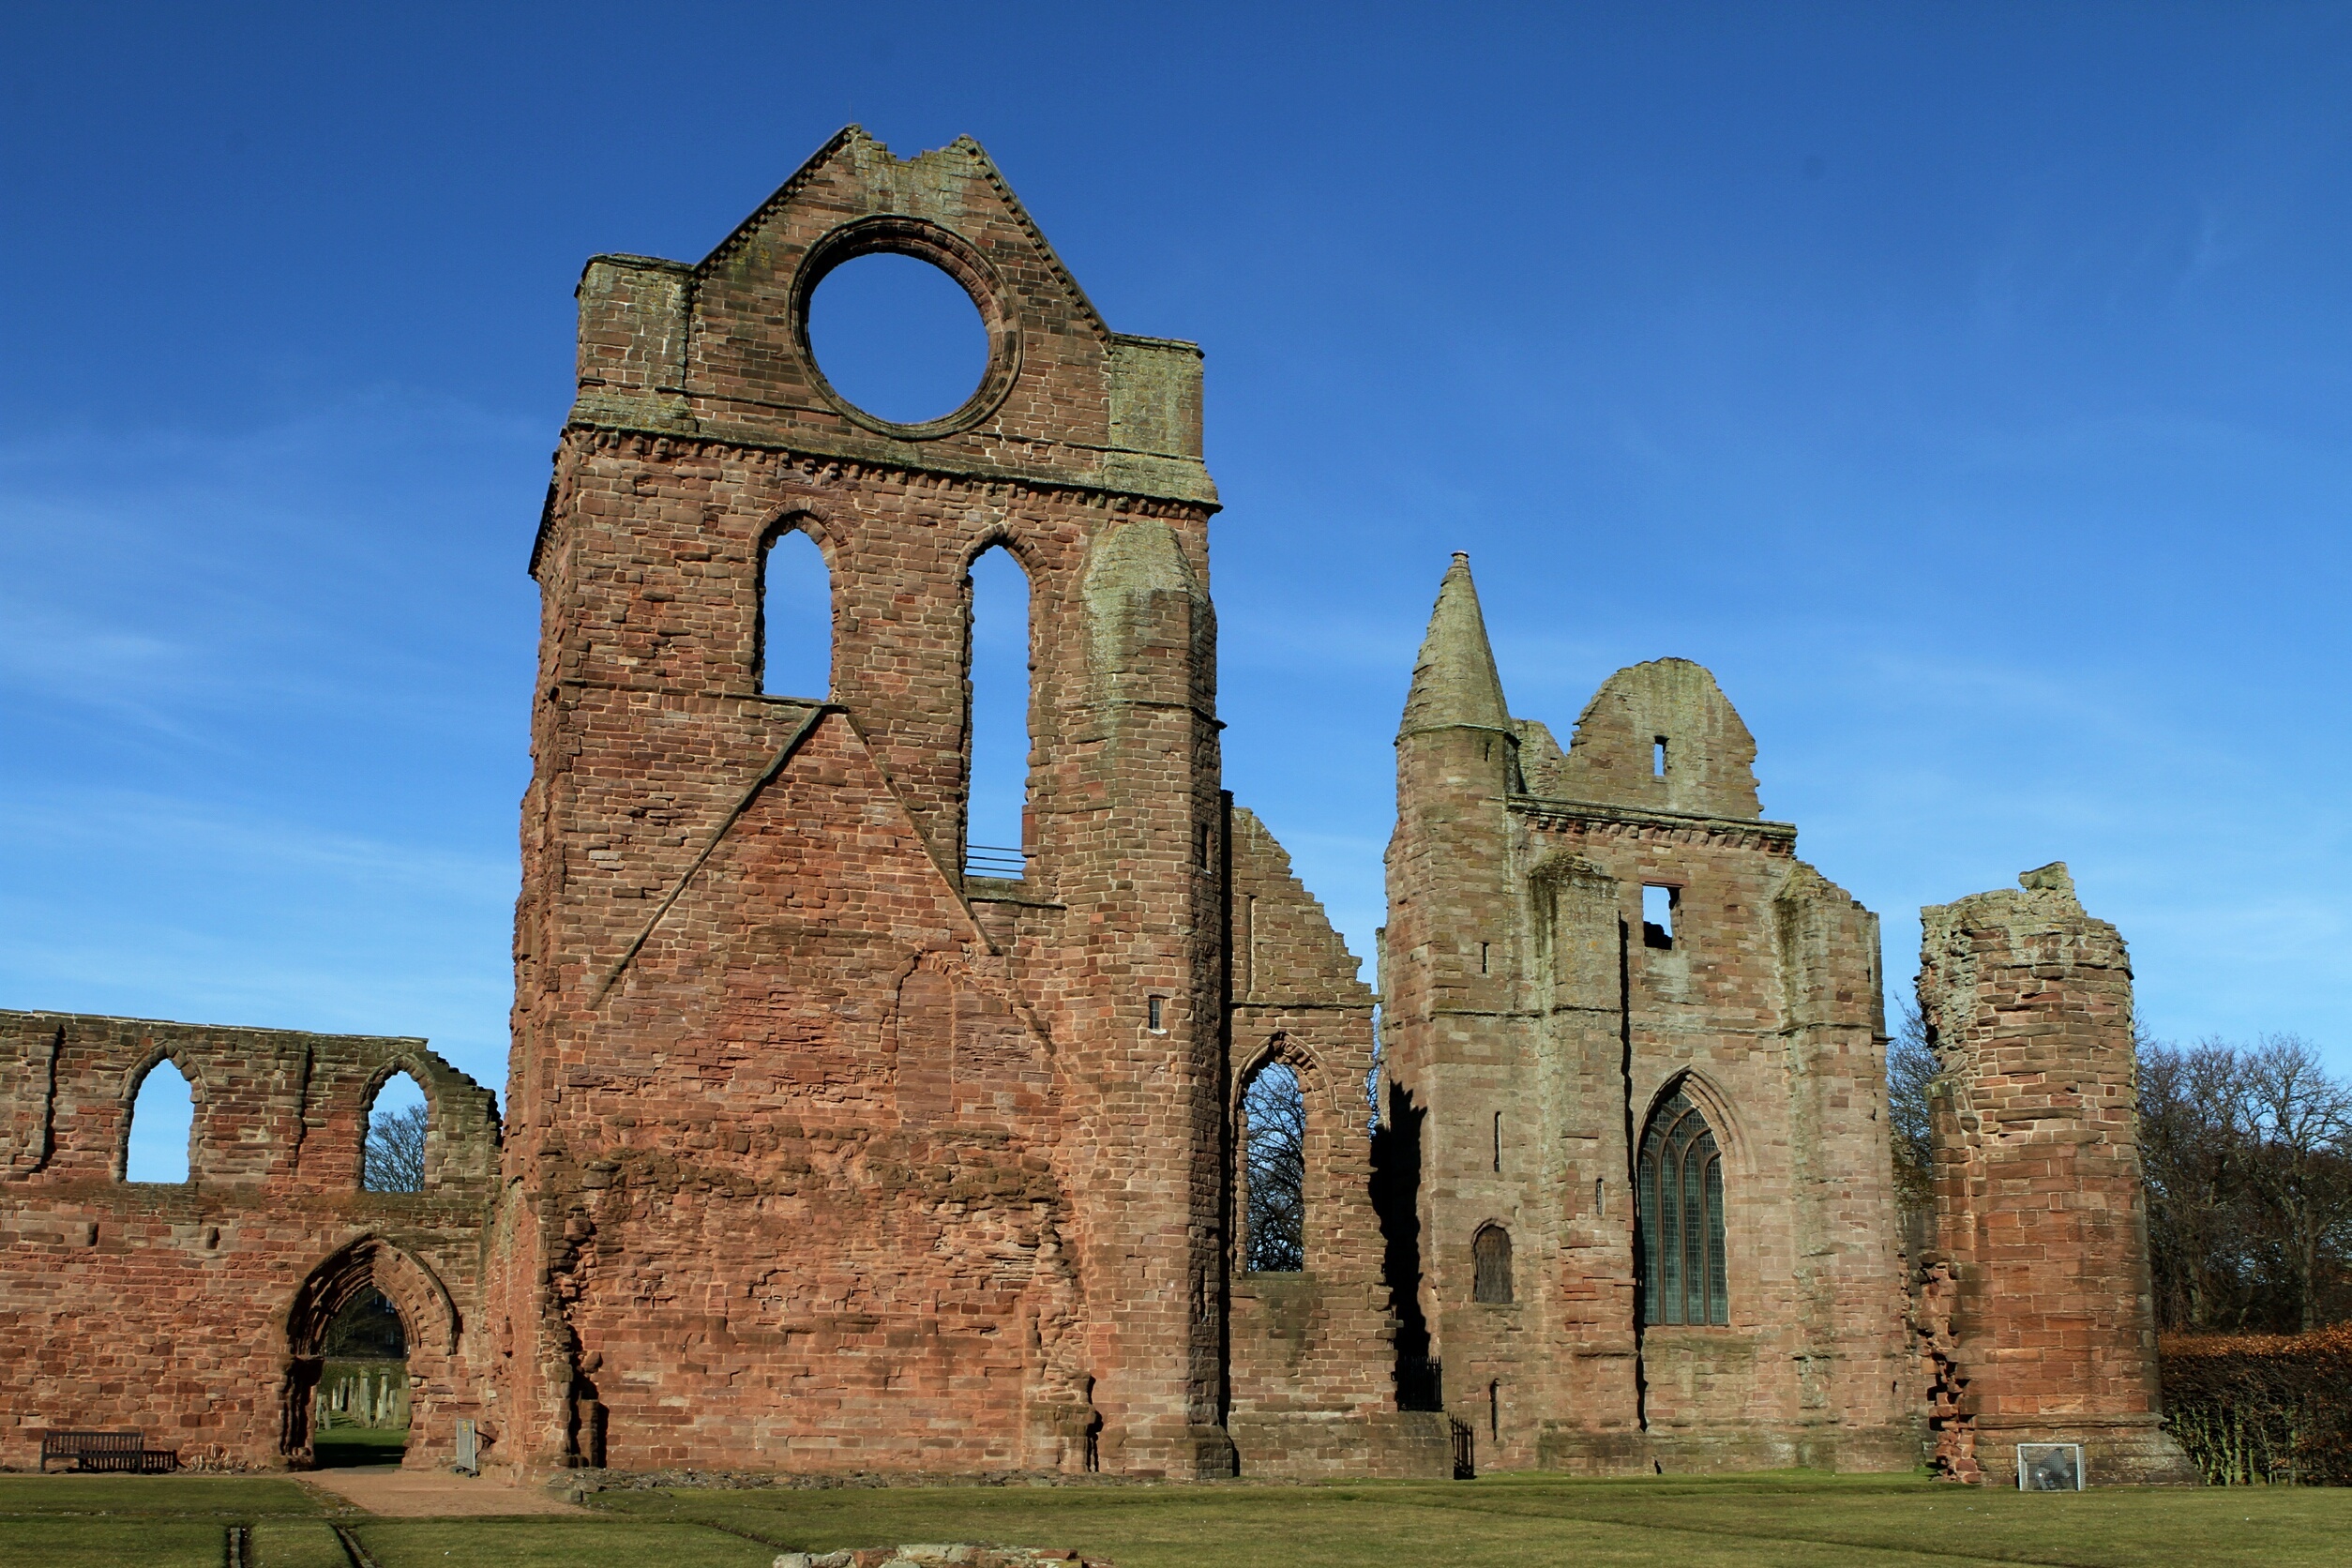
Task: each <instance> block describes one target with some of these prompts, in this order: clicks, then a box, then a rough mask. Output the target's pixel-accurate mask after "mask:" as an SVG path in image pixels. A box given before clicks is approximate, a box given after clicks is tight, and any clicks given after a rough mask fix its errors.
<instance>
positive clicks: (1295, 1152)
mask: <svg viewBox="0 0 2352 1568" xmlns="http://www.w3.org/2000/svg"><path fill="white" fill-rule="evenodd" d="M1241 1133H1242V1137H1241V1145H1242V1195H1243V1200H1244V1201H1243V1213H1244V1237H1243V1249H1242V1259H1243V1268H1244V1271H1245V1272H1247V1273H1249V1274H1297V1273H1299V1272H1301V1271H1302V1270H1304V1268H1305V1267H1306V1094H1305V1092H1304V1090H1303V1089H1302V1088H1301V1086H1300V1083H1299V1074H1298V1069H1297V1068H1295V1067H1293V1066H1292V1065H1291V1064H1290V1063H1288V1062H1282V1061H1269V1062H1267V1063H1265V1065H1263V1066H1261V1067H1259V1069H1258V1071H1257V1072H1256V1073H1254V1074H1252V1075H1251V1076H1250V1078H1249V1081H1248V1083H1247V1084H1246V1085H1245V1086H1244V1088H1243V1090H1242V1127H1241Z"/></svg>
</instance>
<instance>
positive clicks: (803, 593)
mask: <svg viewBox="0 0 2352 1568" xmlns="http://www.w3.org/2000/svg"><path fill="white" fill-rule="evenodd" d="M760 689H761V691H762V692H764V693H766V694H767V695H768V696H771V697H805V698H807V699H808V700H809V701H813V702H822V701H825V700H826V699H827V698H829V697H831V696H832V695H833V572H832V569H831V568H829V567H828V566H826V565H825V558H824V552H823V551H822V550H819V549H818V548H817V541H816V540H814V539H812V538H810V537H809V536H808V535H807V533H805V532H803V531H802V530H801V529H799V528H797V527H791V526H788V527H785V528H783V529H781V530H780V531H778V532H777V534H776V536H775V537H774V538H772V539H770V540H769V541H768V545H767V549H766V550H764V551H763V552H762V553H761V557H760Z"/></svg>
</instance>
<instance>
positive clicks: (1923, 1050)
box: [1887, 1002, 1936, 1229]
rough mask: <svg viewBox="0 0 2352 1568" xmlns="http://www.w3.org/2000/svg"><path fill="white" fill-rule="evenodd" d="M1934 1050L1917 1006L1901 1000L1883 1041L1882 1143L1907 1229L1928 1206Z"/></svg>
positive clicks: (1931, 1177)
mask: <svg viewBox="0 0 2352 1568" xmlns="http://www.w3.org/2000/svg"><path fill="white" fill-rule="evenodd" d="M1935 1081H1936V1053H1935V1051H1934V1050H1933V1049H1931V1048H1929V1047H1928V1044H1927V1025H1926V1023H1925V1022H1924V1021H1923V1020H1922V1018H1920V1013H1919V1008H1918V1007H1917V1006H1916V1005H1914V1004H1913V1003H1909V1002H1906V1003H1904V1004H1903V1021H1902V1022H1901V1023H1900V1024H1898V1025H1896V1026H1895V1033H1894V1037H1893V1038H1892V1039H1891V1040H1889V1041H1888V1042H1887V1141H1888V1142H1889V1144H1891V1145H1892V1150H1893V1154H1894V1201H1895V1205H1896V1207H1897V1208H1898V1209H1900V1210H1901V1212H1902V1214H1903V1217H1904V1220H1905V1226H1906V1229H1913V1228H1915V1227H1917V1226H1918V1225H1919V1224H1920V1223H1921V1222H1922V1220H1923V1219H1924V1216H1925V1215H1926V1214H1927V1213H1928V1211H1929V1210H1931V1209H1932V1208H1934V1206H1935V1201H1936V1189H1935V1176H1936V1168H1935V1153H1934V1137H1933V1123H1932V1119H1931V1114H1930V1098H1931V1095H1932V1092H1933V1087H1934V1084H1935Z"/></svg>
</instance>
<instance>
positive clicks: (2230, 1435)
mask: <svg viewBox="0 0 2352 1568" xmlns="http://www.w3.org/2000/svg"><path fill="white" fill-rule="evenodd" d="M2159 1350H2160V1353H2161V1356H2162V1364H2163V1367H2164V1426H2165V1429H2166V1430H2168V1431H2169V1432H2171V1433H2172V1435H2173V1436H2174V1437H2175V1438H2176V1439H2178V1440H2179V1443H2180V1446H2181V1447H2182V1448H2184V1449H2186V1450H2188V1453H2189V1457H2190V1458H2191V1459H2192V1460H2194V1462H2195V1464H2196V1466H2197V1468H2198V1469H2200V1470H2203V1471H2204V1472H2205V1479H2206V1481H2207V1483H2208V1484H2209V1485H2215V1486H2245V1485H2263V1484H2267V1483H2270V1482H2282V1481H2295V1482H2299V1483H2300V1484H2302V1485H2307V1486H2313V1485H2317V1486H2346V1485H2352V1323H2340V1324H2338V1325H2336V1326H2335V1327H2334V1328H2330V1329H2321V1330H2319V1331H2318V1332H2316V1333H2314V1334H2167V1335H2165V1336H2164V1339H2163V1340H2162V1341H2161V1342H2160V1345H2159Z"/></svg>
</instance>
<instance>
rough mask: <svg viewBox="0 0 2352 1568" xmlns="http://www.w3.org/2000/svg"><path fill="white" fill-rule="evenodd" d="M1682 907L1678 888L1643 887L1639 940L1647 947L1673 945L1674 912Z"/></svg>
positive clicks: (1680, 893) (1680, 891)
mask: <svg viewBox="0 0 2352 1568" xmlns="http://www.w3.org/2000/svg"><path fill="white" fill-rule="evenodd" d="M1681 907H1682V890H1681V888H1679V887H1662V886H1657V885H1654V884H1652V885H1649V886H1645V887H1643V888H1642V890H1641V940H1642V943H1643V945H1644V946H1648V947H1672V946H1673V945H1674V912H1675V911H1676V910H1678V909H1680V908H1681Z"/></svg>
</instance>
